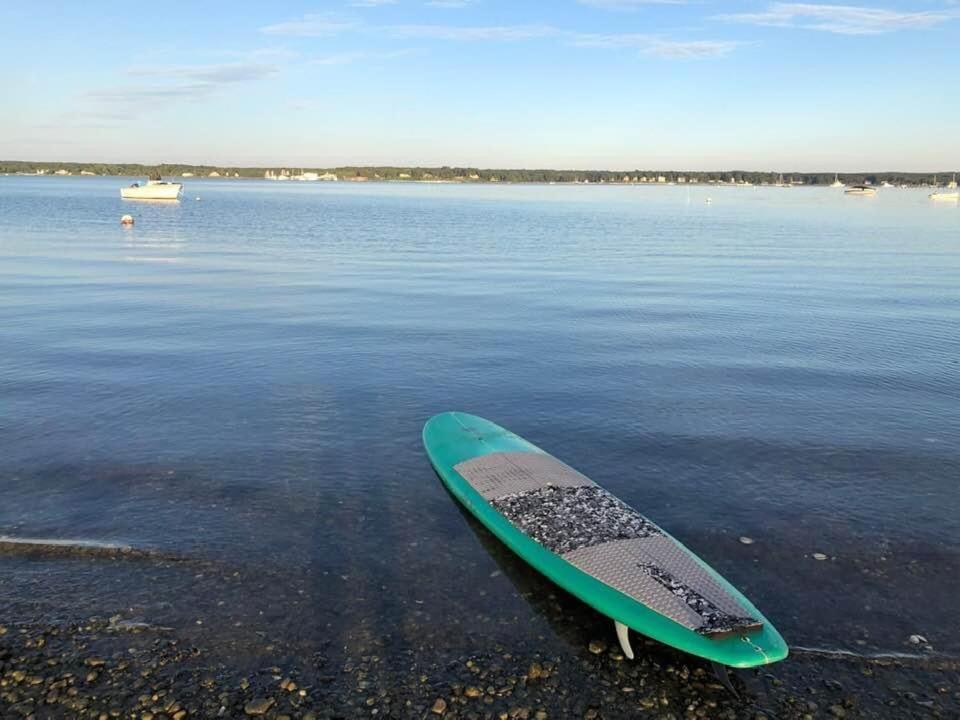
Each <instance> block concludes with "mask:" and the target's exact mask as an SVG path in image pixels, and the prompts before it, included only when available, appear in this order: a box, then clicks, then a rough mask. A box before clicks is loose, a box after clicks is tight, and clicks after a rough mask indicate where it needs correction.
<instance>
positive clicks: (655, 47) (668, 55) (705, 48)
mask: <svg viewBox="0 0 960 720" xmlns="http://www.w3.org/2000/svg"><path fill="white" fill-rule="evenodd" d="M739 45H740V43H737V42H733V41H728V40H691V41H678V40H654V41H652V42H651V43H650V44H649V45H648V46H647V47H645V48H643V49H642V50H641V52H642V53H644V54H645V55H655V56H656V57H661V58H665V59H667V60H700V59H702V58H715V57H723V56H724V55H729V54H730V53H731V52H733V51H734V50H736V49H737V47H738V46H739Z"/></svg>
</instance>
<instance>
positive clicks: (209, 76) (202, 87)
mask: <svg viewBox="0 0 960 720" xmlns="http://www.w3.org/2000/svg"><path fill="white" fill-rule="evenodd" d="M278 71H279V68H278V67H277V66H276V65H273V64H268V63H253V62H246V63H244V62H237V63H222V64H219V65H162V66H139V67H133V68H130V69H129V70H128V71H127V75H129V76H131V77H134V78H145V79H147V80H148V82H146V83H133V84H130V85H123V86H118V87H108V88H100V89H96V90H90V91H88V92H87V93H85V95H84V96H83V97H84V98H86V99H87V100H90V101H93V102H95V103H97V104H101V105H107V106H109V107H112V108H117V107H123V108H125V109H127V110H128V111H129V112H136V111H138V110H148V109H151V108H152V107H154V106H156V105H159V104H163V103H166V102H170V101H175V100H197V99H203V98H206V97H209V96H211V95H213V94H215V93H216V92H218V91H219V90H220V89H221V88H223V87H226V86H230V85H238V84H242V83H247V82H253V81H256V80H261V79H263V78H266V77H269V76H270V75H273V74H274V73H276V72H278ZM149 81H152V82H149Z"/></svg>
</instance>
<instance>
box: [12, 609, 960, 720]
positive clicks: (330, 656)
mask: <svg viewBox="0 0 960 720" xmlns="http://www.w3.org/2000/svg"><path fill="white" fill-rule="evenodd" d="M117 617H118V616H116V615H115V616H113V617H112V618H111V619H104V618H102V617H92V618H90V619H89V620H87V621H85V622H78V623H49V622H48V623H41V622H36V621H29V622H23V623H7V624H0V710H2V711H3V712H2V715H3V716H4V717H17V716H22V717H32V716H35V717H44V716H45V714H44V713H45V712H49V713H53V714H56V713H68V714H70V713H72V714H73V716H75V717H90V718H98V719H99V720H103V719H104V718H114V717H135V718H146V719H147V720H188V719H189V718H213V717H226V718H241V717H266V718H273V719H275V720H283V718H290V719H291V720H292V719H293V718H298V719H300V720H319V719H320V718H354V717H358V718H359V717H366V718H369V717H383V718H409V717H419V718H438V717H444V718H508V719H516V718H520V719H524V720H546V719H548V718H587V719H591V720H592V719H595V718H609V719H614V718H632V717H655V718H659V719H660V720H668V719H670V718H672V719H673V720H680V718H711V719H712V718H720V719H724V720H739V719H741V718H743V719H750V720H760V719H761V718H766V719H769V720H773V719H774V718H777V719H779V720H810V719H813V718H877V717H891V718H894V717H895V718H931V717H932V718H937V717H951V716H955V713H956V712H957V711H958V710H960V693H958V692H957V691H956V684H955V683H956V672H957V670H958V662H957V661H956V660H954V661H952V663H950V664H949V666H948V667H944V668H924V669H920V670H918V669H916V668H909V667H908V666H907V665H905V664H903V663H899V662H897V661H893V660H887V661H882V662H881V661H867V662H863V661H858V660H854V659H850V658H845V659H833V660H823V659H822V658H820V659H818V658H808V657H803V656H802V654H800V656H798V657H794V658H793V659H791V660H787V661H786V662H784V663H780V664H777V665H773V666H769V667H765V668H758V669H757V670H756V671H739V672H737V673H736V674H733V675H732V677H733V678H734V679H733V682H734V685H735V687H736V689H737V692H738V694H739V697H738V698H737V697H734V696H733V695H731V694H730V693H729V692H728V691H727V690H725V689H724V688H723V687H722V686H721V685H720V684H719V683H718V682H717V680H716V679H715V678H714V676H713V674H712V673H711V671H710V669H709V667H708V666H706V665H705V664H703V663H700V662H697V661H696V660H695V659H693V658H689V660H688V659H687V658H684V657H682V656H679V655H675V654H672V653H669V652H667V653H664V652H663V648H661V647H659V646H656V644H655V643H653V642H652V641H641V643H639V645H640V648H639V650H640V652H639V653H638V659H637V660H636V661H634V662H628V661H625V660H624V659H623V656H622V655H620V653H619V651H618V650H617V649H616V648H615V647H610V646H608V645H607V643H605V642H603V641H594V642H591V644H590V645H589V646H588V647H586V648H583V649H582V650H581V651H580V652H578V653H576V654H571V655H566V656H563V655H552V654H547V653H543V652H540V651H538V650H536V649H532V648H522V649H517V648H507V647H503V646H496V647H491V648H483V649H479V650H478V651H475V652H471V653H468V654H453V655H451V654H450V653H449V652H444V651H443V650H442V649H440V650H437V651H436V652H432V653H426V654H424V656H423V657H409V656H408V657H406V658H404V657H403V655H401V656H399V657H398V656H395V655H392V654H391V653H389V652H383V651H382V650H380V651H377V650H376V649H375V648H370V649H368V650H366V651H364V650H360V651H357V652H351V651H349V650H347V651H345V652H340V651H339V649H337V648H332V647H330V646H329V645H326V646H323V647H318V648H317V651H316V652H315V653H313V654H312V655H310V656H307V657H298V658H295V659H292V658H290V657H289V656H287V655H286V653H285V648H283V647H279V646H276V645H271V646H268V647H269V650H270V652H265V653H264V654H263V655H262V656H261V657H260V658H259V662H256V663H254V664H251V665H249V666H247V667H241V666H238V665H232V664H231V663H230V661H229V658H224V657H223V656H222V654H221V653H218V652H217V650H216V649H213V648H211V647H209V646H206V645H205V644H203V643H196V642H195V640H194V639H193V638H189V637H185V636H184V635H183V634H182V633H181V632H179V631H177V630H174V629H170V628H164V627H155V626H151V625H149V624H147V623H138V622H127V621H120V620H118V619H117ZM4 622H6V620H4ZM8 713H9V714H8Z"/></svg>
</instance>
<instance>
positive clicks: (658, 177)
mask: <svg viewBox="0 0 960 720" xmlns="http://www.w3.org/2000/svg"><path fill="white" fill-rule="evenodd" d="M666 181H667V179H666V178H665V177H664V176H663V175H657V182H658V183H665V182H666Z"/></svg>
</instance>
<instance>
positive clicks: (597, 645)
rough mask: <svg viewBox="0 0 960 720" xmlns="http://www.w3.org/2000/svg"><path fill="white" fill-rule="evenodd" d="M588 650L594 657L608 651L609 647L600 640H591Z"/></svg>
mask: <svg viewBox="0 0 960 720" xmlns="http://www.w3.org/2000/svg"><path fill="white" fill-rule="evenodd" d="M588 648H589V650H590V652H592V653H593V654H594V655H599V654H600V653H602V652H603V651H604V650H606V649H607V645H606V643H604V642H602V641H600V640H591V641H590V645H589V646H588Z"/></svg>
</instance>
